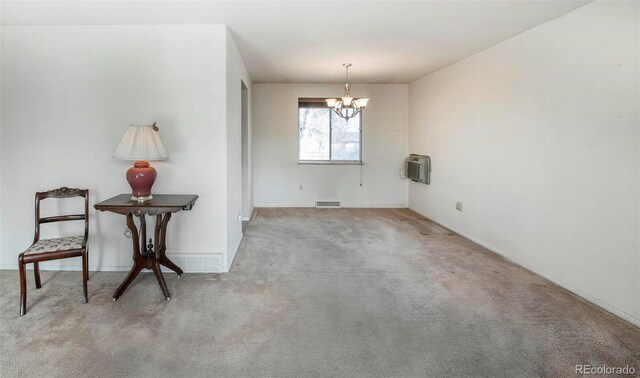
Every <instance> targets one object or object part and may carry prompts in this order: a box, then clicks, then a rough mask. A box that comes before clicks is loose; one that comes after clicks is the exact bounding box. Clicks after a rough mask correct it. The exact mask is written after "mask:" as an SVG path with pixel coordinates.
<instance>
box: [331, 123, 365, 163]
mask: <svg viewBox="0 0 640 378" xmlns="http://www.w3.org/2000/svg"><path fill="white" fill-rule="evenodd" d="M331 126H332V127H333V130H332V132H333V134H332V137H331V160H356V161H358V160H360V114H358V115H357V116H355V117H353V118H350V119H349V121H345V120H344V118H342V117H339V116H337V115H336V114H335V113H331Z"/></svg>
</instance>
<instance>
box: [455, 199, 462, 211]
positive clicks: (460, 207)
mask: <svg viewBox="0 0 640 378" xmlns="http://www.w3.org/2000/svg"><path fill="white" fill-rule="evenodd" d="M456 210H458V211H462V202H461V201H458V202H456Z"/></svg>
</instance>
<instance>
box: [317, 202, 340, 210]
mask: <svg viewBox="0 0 640 378" xmlns="http://www.w3.org/2000/svg"><path fill="white" fill-rule="evenodd" d="M316 207H321V208H324V209H326V208H329V209H338V208H340V201H316Z"/></svg>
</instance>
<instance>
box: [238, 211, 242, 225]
mask: <svg viewBox="0 0 640 378" xmlns="http://www.w3.org/2000/svg"><path fill="white" fill-rule="evenodd" d="M238 223H242V213H238Z"/></svg>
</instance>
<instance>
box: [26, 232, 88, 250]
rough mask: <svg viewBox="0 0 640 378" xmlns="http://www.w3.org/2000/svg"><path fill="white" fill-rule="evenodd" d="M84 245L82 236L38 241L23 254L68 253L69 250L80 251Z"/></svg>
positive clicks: (84, 241)
mask: <svg viewBox="0 0 640 378" xmlns="http://www.w3.org/2000/svg"><path fill="white" fill-rule="evenodd" d="M85 245H86V240H85V239H84V236H67V237H64V238H54V239H42V240H38V241H37V242H36V243H35V244H33V245H32V246H31V247H29V249H27V250H26V251H25V252H24V254H25V255H32V254H34V253H46V252H58V251H68V250H70V249H82V248H84V246H85Z"/></svg>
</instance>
